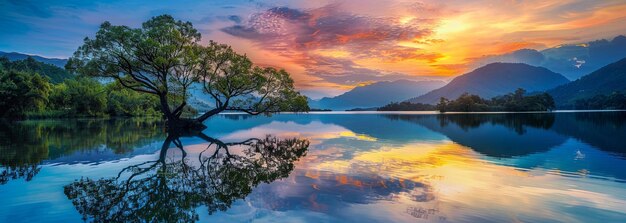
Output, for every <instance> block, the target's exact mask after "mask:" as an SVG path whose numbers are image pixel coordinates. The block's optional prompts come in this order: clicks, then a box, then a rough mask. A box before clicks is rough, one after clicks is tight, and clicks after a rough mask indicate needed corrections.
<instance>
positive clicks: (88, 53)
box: [66, 15, 308, 128]
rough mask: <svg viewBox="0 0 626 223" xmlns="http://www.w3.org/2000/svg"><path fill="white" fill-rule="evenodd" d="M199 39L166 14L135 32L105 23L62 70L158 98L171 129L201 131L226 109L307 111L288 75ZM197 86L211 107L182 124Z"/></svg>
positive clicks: (189, 26) (189, 27) (190, 27)
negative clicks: (188, 99)
mask: <svg viewBox="0 0 626 223" xmlns="http://www.w3.org/2000/svg"><path fill="white" fill-rule="evenodd" d="M200 38H201V35H200V33H199V32H198V31H197V30H196V29H195V28H194V27H193V25H192V24H191V23H190V22H182V21H176V20H174V18H172V17H171V16H169V15H161V16H157V17H153V18H152V19H150V20H148V21H146V22H144V23H143V25H142V27H141V28H136V29H134V28H130V27H127V26H114V25H111V24H110V23H109V22H104V23H103V24H102V25H101V26H100V30H99V31H98V32H97V33H96V36H95V38H94V39H89V38H85V41H84V44H83V45H82V46H80V47H79V48H78V50H77V51H76V52H75V53H74V56H72V57H71V58H70V60H69V62H68V64H67V65H66V68H67V69H68V70H72V71H73V72H77V73H78V74H82V75H87V76H92V77H106V78H113V79H115V80H116V81H117V82H119V83H120V84H121V85H122V86H124V87H126V88H128V89H132V90H134V91H138V92H142V93H146V94H153V95H155V96H157V97H158V98H159V102H160V105H161V112H163V114H164V116H165V118H166V119H167V121H168V125H169V126H170V127H175V128H179V127H180V128H194V127H203V125H202V124H201V123H202V122H203V121H204V120H206V119H207V118H209V117H211V116H213V115H215V114H218V113H220V112H222V111H226V110H232V111H242V112H246V113H249V114H253V115H257V114H262V113H268V112H277V111H306V110H308V106H307V105H306V99H305V98H304V96H302V95H300V94H299V93H298V92H296V91H295V90H294V88H293V80H292V79H291V77H290V76H289V74H288V73H287V72H285V71H284V70H277V69H274V68H260V67H256V66H254V65H253V64H252V62H251V61H250V60H249V59H248V58H247V57H246V56H245V55H240V54H237V53H236V52H234V51H233V50H232V49H231V48H230V47H229V46H226V45H223V44H217V43H215V42H213V41H210V42H209V45H208V46H202V45H200V44H199V41H200ZM194 84H195V85H194ZM196 85H201V86H202V90H203V91H204V93H207V94H209V95H210V96H211V97H212V98H213V100H214V102H215V108H213V109H212V110H210V111H208V112H206V113H205V114H203V115H201V116H200V117H198V118H196V119H193V120H186V119H182V118H181V114H182V111H183V108H184V107H185V106H186V105H187V102H186V101H187V98H188V97H189V95H188V91H189V89H190V88H191V87H193V86H196ZM175 99H177V100H175ZM174 101H176V103H174V104H173V105H172V103H173V102H174Z"/></svg>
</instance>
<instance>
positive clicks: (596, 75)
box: [548, 58, 626, 105]
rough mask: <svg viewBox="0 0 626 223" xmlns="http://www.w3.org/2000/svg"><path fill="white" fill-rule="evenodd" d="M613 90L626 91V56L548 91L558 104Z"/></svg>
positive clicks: (606, 93)
mask: <svg viewBox="0 0 626 223" xmlns="http://www.w3.org/2000/svg"><path fill="white" fill-rule="evenodd" d="M613 92H620V93H626V58H624V59H622V60H619V61H617V62H615V63H612V64H609V65H607V66H605V67H602V68H600V69H598V70H596V71H594V72H592V73H590V74H589V75H585V76H583V77H582V78H580V79H578V80H576V81H573V82H571V83H568V84H565V85H562V86H559V87H556V88H554V89H551V90H549V91H548V93H549V94H550V95H552V97H553V98H554V101H555V102H556V103H557V105H571V104H573V103H574V102H575V101H576V100H577V99H584V98H590V97H593V96H595V95H599V94H604V95H608V94H612V93H613Z"/></svg>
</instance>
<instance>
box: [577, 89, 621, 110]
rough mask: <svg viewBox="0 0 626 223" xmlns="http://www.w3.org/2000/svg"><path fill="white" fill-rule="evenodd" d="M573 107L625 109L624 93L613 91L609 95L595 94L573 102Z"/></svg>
mask: <svg viewBox="0 0 626 223" xmlns="http://www.w3.org/2000/svg"><path fill="white" fill-rule="evenodd" d="M574 108H575V109H626V95H624V94H623V93H619V92H614V93H613V94H610V95H596V96H594V97H591V98H587V99H579V100H576V102H575V106H574Z"/></svg>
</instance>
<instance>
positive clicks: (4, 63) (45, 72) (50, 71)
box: [0, 57, 73, 84]
mask: <svg viewBox="0 0 626 223" xmlns="http://www.w3.org/2000/svg"><path fill="white" fill-rule="evenodd" d="M0 69H5V70H16V71H23V72H26V73H34V74H35V73H36V74H39V75H42V76H45V77H48V78H49V79H50V82H52V83H55V84H56V83H61V82H63V80H65V79H68V78H72V77H73V76H72V75H71V74H70V73H69V72H67V71H66V70H64V69H61V68H59V67H57V66H54V65H52V64H47V63H42V62H39V61H36V60H35V59H33V58H32V57H28V58H26V59H24V60H17V61H9V59H8V58H6V57H0Z"/></svg>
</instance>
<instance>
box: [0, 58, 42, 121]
mask: <svg viewBox="0 0 626 223" xmlns="http://www.w3.org/2000/svg"><path fill="white" fill-rule="evenodd" d="M50 89H51V87H50V84H49V83H48V81H47V80H46V79H45V78H44V77H41V76H39V75H38V74H32V73H26V72H18V71H14V70H10V71H7V72H4V71H2V70H0V98H2V100H0V117H10V118H16V117H22V116H24V115H25V113H26V112H28V111H36V110H40V109H43V107H44V106H45V104H46V101H47V97H48V94H49V93H50Z"/></svg>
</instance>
